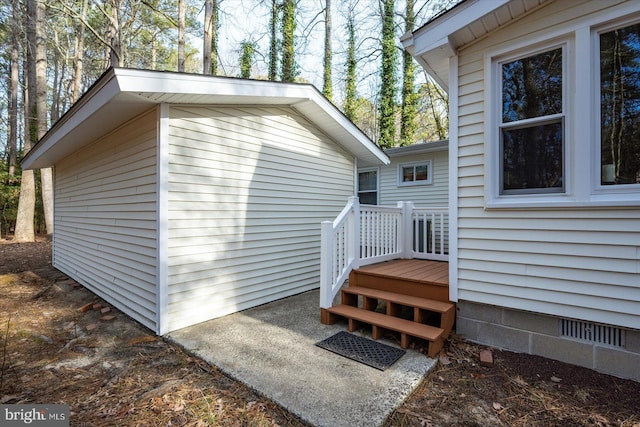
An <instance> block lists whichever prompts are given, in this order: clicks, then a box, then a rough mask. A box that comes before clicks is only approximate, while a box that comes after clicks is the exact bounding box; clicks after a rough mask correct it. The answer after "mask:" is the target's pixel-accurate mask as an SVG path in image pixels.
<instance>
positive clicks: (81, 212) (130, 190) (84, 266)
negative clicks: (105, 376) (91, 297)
mask: <svg viewBox="0 0 640 427" xmlns="http://www.w3.org/2000/svg"><path fill="white" fill-rule="evenodd" d="M155 118H156V115H155V111H151V112H148V113H146V114H144V115H142V116H140V117H138V118H136V119H134V120H132V121H131V122H130V123H128V124H126V125H124V126H122V127H121V128H119V129H117V130H116V131H114V132H112V133H111V134H109V135H107V136H105V137H103V138H101V139H99V140H97V141H96V142H94V143H92V144H91V145H89V146H87V147H85V148H83V149H82V150H80V151H78V152H76V153H74V154H73V155H71V156H69V157H67V158H65V159H63V160H62V161H61V162H60V163H59V164H58V165H56V168H55V199H54V200H55V202H54V203H55V222H54V226H55V229H54V239H53V265H54V266H55V267H56V268H58V269H59V270H61V271H63V272H64V273H65V274H67V275H68V276H70V277H72V278H74V279H75V280H77V281H78V282H79V283H82V284H83V285H84V286H86V287H87V288H88V289H90V290H91V291H92V292H95V293H96V294H97V295H99V296H100V297H102V298H104V299H105V300H107V301H108V302H109V303H110V304H113V305H114V306H115V307H117V308H118V309H120V310H122V311H123V312H125V313H127V314H128V315H129V316H131V317H133V318H134V319H136V320H137V321H139V322H140V323H142V324H143V325H145V326H147V327H149V328H151V329H153V330H155V329H156V328H155V322H156V314H155V310H156V308H155V299H156V295H155V294H156V286H155V275H156V219H155V217H156V126H155V123H156V122H155Z"/></svg>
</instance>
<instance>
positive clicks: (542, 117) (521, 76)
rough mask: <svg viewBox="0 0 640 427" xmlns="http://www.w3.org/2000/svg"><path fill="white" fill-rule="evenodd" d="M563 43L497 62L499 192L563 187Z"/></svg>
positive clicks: (552, 190) (560, 189) (557, 190)
mask: <svg viewBox="0 0 640 427" xmlns="http://www.w3.org/2000/svg"><path fill="white" fill-rule="evenodd" d="M563 52H564V47H563V46H560V47H554V48H553V49H549V50H545V51H542V52H536V53H534V54H530V55H527V56H522V57H519V58H516V59H508V60H504V61H501V62H499V63H498V65H499V70H500V71H499V72H500V89H499V90H500V100H501V102H500V110H501V111H500V116H499V117H500V119H499V125H498V127H499V138H500V153H499V156H500V162H499V164H500V180H499V181H500V194H505V195H506V194H539V193H562V192H564V188H565V159H564V158H565V151H566V149H565V132H564V121H565V113H564V106H563V105H564V101H563V99H564V80H565V79H564V66H563V57H564V53H563Z"/></svg>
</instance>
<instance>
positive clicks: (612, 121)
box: [597, 23, 640, 188]
mask: <svg viewBox="0 0 640 427" xmlns="http://www.w3.org/2000/svg"><path fill="white" fill-rule="evenodd" d="M597 42H598V44H599V46H598V54H599V58H598V59H599V64H600V66H599V70H598V71H599V74H600V76H599V82H598V83H599V84H598V86H597V87H598V88H599V100H600V102H599V104H600V120H599V125H600V132H599V135H598V136H599V139H600V144H599V148H600V150H599V151H600V152H599V154H600V180H599V181H600V185H601V186H607V187H609V188H614V187H617V186H620V187H622V186H624V187H628V186H637V187H640V23H635V24H632V25H628V26H625V27H622V28H616V29H613V30H606V31H602V32H600V33H599V34H598V38H597Z"/></svg>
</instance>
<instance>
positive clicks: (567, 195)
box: [485, 34, 575, 208]
mask: <svg viewBox="0 0 640 427" xmlns="http://www.w3.org/2000/svg"><path fill="white" fill-rule="evenodd" d="M558 48H562V57H563V58H562V83H563V84H562V114H561V115H559V116H561V117H562V119H563V121H564V125H563V127H564V138H563V175H564V176H563V182H564V186H563V188H562V191H557V190H555V191H550V190H548V189H540V190H541V191H537V189H531V190H526V189H525V190H516V191H509V192H508V193H506V194H502V192H501V188H502V173H503V171H502V155H503V152H502V143H501V136H500V135H501V129H502V127H503V126H502V125H503V123H502V67H501V66H502V64H504V63H508V62H511V61H515V60H518V59H522V58H527V57H529V56H533V55H536V54H539V53H543V52H547V51H550V50H553V49H558ZM574 50H575V47H574V40H573V37H572V34H568V35H563V36H561V37H558V38H555V39H552V40H548V41H544V42H540V43H534V44H532V45H525V46H519V47H516V48H515V49H513V50H502V51H495V52H489V53H488V54H487V55H485V77H486V81H487V82H489V83H488V84H487V85H486V87H485V99H486V100H487V108H486V109H485V111H486V112H487V119H488V120H487V121H486V128H485V177H486V182H485V206H486V207H487V208H531V207H532V206H535V207H547V206H559V205H567V204H571V203H574V202H575V198H574V194H573V181H574V166H573V165H574V162H573V159H572V156H573V154H574V152H575V147H574V146H575V143H574V138H573V126H574V120H573V115H572V113H573V105H572V102H571V99H570V98H569V94H570V93H574V90H573V87H574V85H575V82H574V69H575V57H574ZM550 117H551V116H546V117H544V118H534V119H528V120H526V121H531V122H536V121H541V122H544V121H546V120H548V119H549V118H550ZM526 121H523V122H526Z"/></svg>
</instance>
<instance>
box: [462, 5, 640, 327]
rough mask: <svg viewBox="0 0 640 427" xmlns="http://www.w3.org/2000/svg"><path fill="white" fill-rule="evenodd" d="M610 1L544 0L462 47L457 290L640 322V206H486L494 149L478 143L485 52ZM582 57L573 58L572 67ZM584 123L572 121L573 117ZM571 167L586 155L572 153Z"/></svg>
mask: <svg viewBox="0 0 640 427" xmlns="http://www.w3.org/2000/svg"><path fill="white" fill-rule="evenodd" d="M614 6H615V5H614V4H613V3H612V2H582V4H579V3H577V2H575V1H572V2H564V1H557V2H550V4H548V5H547V6H544V7H542V8H540V9H538V10H537V11H536V12H534V13H533V14H531V15H528V16H527V17H525V18H523V19H521V20H519V21H517V23H515V24H513V25H509V26H506V27H505V28H503V29H502V30H499V31H498V32H496V33H494V34H492V35H491V37H488V38H485V39H483V40H482V41H480V42H478V43H476V44H474V45H472V46H470V47H468V48H467V49H463V50H461V51H460V53H459V67H458V78H459V83H460V84H459V97H458V103H459V108H458V113H459V126H458V135H459V136H458V146H459V149H458V169H457V172H458V199H457V202H458V207H457V209H458V210H457V214H458V295H459V298H460V299H461V300H467V301H474V302H480V303H486V304H493V305H499V306H505V307H510V308H515V309H523V310H530V311H534V312H540V313H546V314H551V315H557V316H563V317H572V318H577V319H581V320H589V321H594V322H600V323H606V324H613V325H616V326H623V327H631V328H636V329H637V328H640V316H638V313H640V280H639V277H640V276H639V273H640V210H638V209H637V208H620V209H606V208H605V209H603V208H595V207H594V208H589V209H575V208H574V209H567V208H559V207H555V208H548V209H532V210H524V209H489V210H487V209H485V185H487V179H486V176H485V157H486V156H494V155H495V154H496V153H485V147H486V146H491V144H487V141H485V128H484V126H485V123H490V121H487V117H486V116H485V103H484V93H485V87H484V84H485V81H484V78H485V75H487V74H485V70H484V63H485V53H486V52H489V51H496V50H501V49H502V50H505V49H507V48H508V47H509V46H519V47H523V46H526V44H527V41H529V42H530V41H531V40H538V41H540V40H545V38H547V37H560V36H566V35H567V32H570V31H575V30H576V29H579V28H581V27H583V26H587V27H588V26H589V25H590V24H589V22H592V20H593V17H591V18H589V19H588V20H585V19H586V18H585V17H587V16H589V15H591V14H597V13H598V9H601V8H603V7H606V8H611V7H614ZM609 12H610V11H609ZM594 16H595V15H594ZM589 66H590V65H589V64H577V65H576V67H575V68H576V69H575V70H574V72H575V73H580V72H581V70H583V69H584V68H585V67H586V68H588V67H589ZM569 78H570V79H574V78H575V76H574V75H569ZM573 96H575V95H572V97H573ZM568 102H576V101H574V100H573V98H572V99H570V100H569V101H568ZM580 119H581V120H584V118H580ZM580 123H582V124H581V125H580ZM587 124H588V122H584V121H582V122H580V121H578V122H574V126H586V125H587ZM578 142H579V143H587V144H588V142H587V141H578ZM494 146H495V145H494ZM586 147H587V148H586V149H589V148H588V147H589V145H586ZM568 155H569V156H572V155H573V156H575V155H576V153H575V152H570V153H569V154H568ZM569 162H575V160H574V159H569ZM571 167H574V168H589V167H590V165H589V164H575V163H574V164H573V165H572V166H571Z"/></svg>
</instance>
